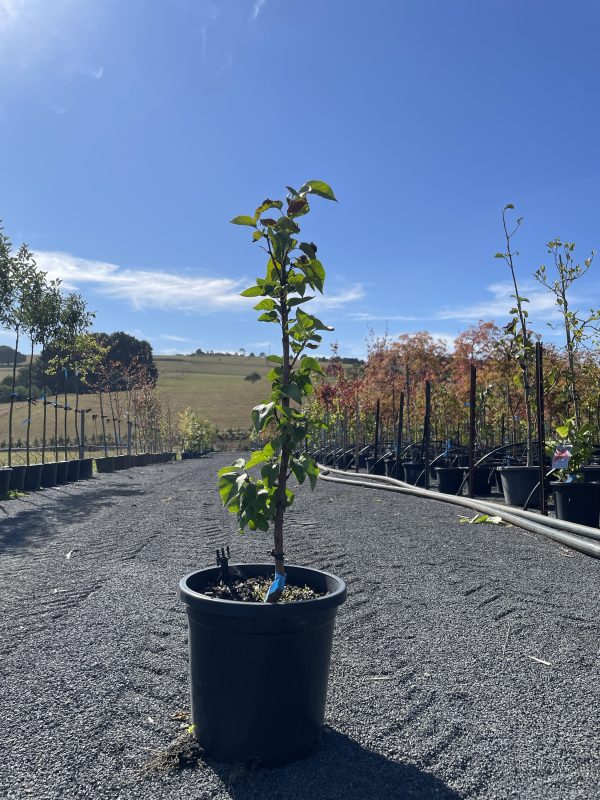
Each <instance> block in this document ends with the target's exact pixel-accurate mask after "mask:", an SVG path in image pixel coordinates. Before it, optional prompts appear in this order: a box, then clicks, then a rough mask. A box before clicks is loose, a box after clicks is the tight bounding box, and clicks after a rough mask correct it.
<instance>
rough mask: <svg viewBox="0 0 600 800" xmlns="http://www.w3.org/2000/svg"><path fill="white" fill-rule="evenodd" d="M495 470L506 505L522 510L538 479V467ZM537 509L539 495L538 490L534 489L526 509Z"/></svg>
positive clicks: (498, 468)
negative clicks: (498, 476)
mask: <svg viewBox="0 0 600 800" xmlns="http://www.w3.org/2000/svg"><path fill="white" fill-rule="evenodd" d="M497 470H498V472H499V473H500V479H501V481H502V491H503V493H504V500H505V502H506V504H507V505H509V506H520V507H521V508H522V507H523V506H524V505H525V503H526V502H527V498H528V497H529V495H530V494H531V492H532V491H533V490H534V488H535V487H536V485H537V483H538V481H539V479H540V470H539V467H497ZM539 507H540V495H539V489H536V491H535V492H534V493H533V497H532V498H531V500H530V501H529V505H528V508H539Z"/></svg>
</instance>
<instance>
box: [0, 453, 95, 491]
mask: <svg viewBox="0 0 600 800" xmlns="http://www.w3.org/2000/svg"><path fill="white" fill-rule="evenodd" d="M93 465H94V459H93V458H84V459H81V460H75V461H58V462H57V461H49V462H48V463H46V464H30V465H29V466H25V465H21V464H19V465H18V466H13V467H3V468H1V469H0V495H3V494H7V492H9V491H16V492H37V491H39V490H40V489H48V488H50V487H51V486H62V485H64V484H65V483H70V482H71V481H82V480H88V479H89V478H91V477H92V475H93V471H94V470H93Z"/></svg>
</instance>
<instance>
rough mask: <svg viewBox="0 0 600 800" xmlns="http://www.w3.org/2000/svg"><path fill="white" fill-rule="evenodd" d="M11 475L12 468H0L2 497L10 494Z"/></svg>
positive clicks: (0, 491) (0, 495)
mask: <svg viewBox="0 0 600 800" xmlns="http://www.w3.org/2000/svg"><path fill="white" fill-rule="evenodd" d="M11 474H12V469H11V468H10V467H0V497H3V496H4V495H5V494H8V490H9V489H10V476H11Z"/></svg>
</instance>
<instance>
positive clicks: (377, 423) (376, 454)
mask: <svg viewBox="0 0 600 800" xmlns="http://www.w3.org/2000/svg"><path fill="white" fill-rule="evenodd" d="M380 408H381V405H380V402H379V400H378V401H377V406H376V407H375V442H374V445H375V446H374V450H375V452H374V453H373V472H374V471H375V464H376V463H377V456H378V451H379V414H380Z"/></svg>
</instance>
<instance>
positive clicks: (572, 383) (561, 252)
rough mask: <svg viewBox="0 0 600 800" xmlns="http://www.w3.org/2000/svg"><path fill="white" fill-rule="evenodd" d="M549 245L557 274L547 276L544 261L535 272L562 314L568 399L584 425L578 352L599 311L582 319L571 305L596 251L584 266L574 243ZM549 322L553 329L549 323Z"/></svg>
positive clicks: (574, 413)
mask: <svg viewBox="0 0 600 800" xmlns="http://www.w3.org/2000/svg"><path fill="white" fill-rule="evenodd" d="M547 247H548V253H549V254H551V255H552V256H553V258H554V269H555V274H556V277H555V278H554V279H552V278H551V277H550V276H549V275H548V271H547V270H546V267H545V265H544V264H542V265H541V266H540V267H539V268H538V269H537V270H536V271H535V273H534V275H535V278H536V279H537V280H538V281H539V282H540V283H541V284H542V285H543V286H545V287H546V288H547V289H548V290H549V291H550V292H551V293H552V294H553V295H554V299H555V302H556V305H557V306H558V308H559V311H560V315H561V317H562V328H563V331H564V334H565V347H566V351H567V362H568V365H569V366H568V370H567V386H568V394H569V401H570V403H571V406H572V413H573V415H574V420H575V424H576V426H579V425H580V424H581V411H580V402H579V395H578V393H577V380H576V374H575V372H576V359H577V352H578V350H579V348H580V346H581V344H582V343H583V342H584V340H585V337H586V333H587V329H588V327H589V326H590V325H591V324H592V323H593V322H595V321H596V320H597V319H598V313H597V312H594V311H592V312H591V313H590V314H589V315H588V316H587V317H585V318H583V317H580V316H579V315H578V312H577V311H573V310H572V308H571V305H570V301H571V286H572V285H573V284H574V283H575V281H577V280H579V278H581V277H583V276H584V275H585V273H586V272H587V271H588V269H589V268H590V266H591V264H592V260H593V258H594V256H595V254H596V253H595V250H592V252H591V254H590V256H589V257H588V258H586V259H585V261H584V262H583V265H582V264H576V263H575V259H574V257H573V251H574V250H575V243H574V242H562V241H561V240H560V239H558V238H556V239H553V240H552V241H551V242H548V244H547ZM548 325H550V327H552V328H554V326H553V325H552V324H551V323H550V322H549V323H548Z"/></svg>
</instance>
